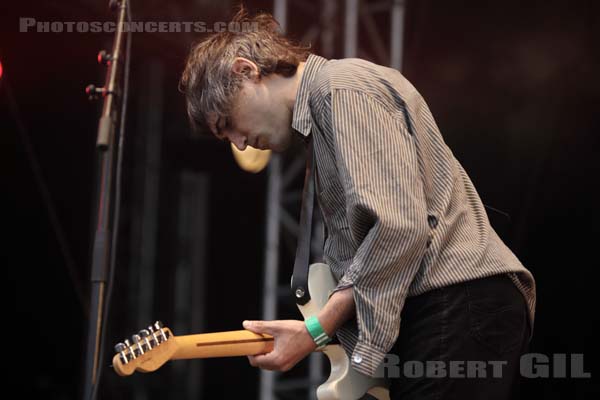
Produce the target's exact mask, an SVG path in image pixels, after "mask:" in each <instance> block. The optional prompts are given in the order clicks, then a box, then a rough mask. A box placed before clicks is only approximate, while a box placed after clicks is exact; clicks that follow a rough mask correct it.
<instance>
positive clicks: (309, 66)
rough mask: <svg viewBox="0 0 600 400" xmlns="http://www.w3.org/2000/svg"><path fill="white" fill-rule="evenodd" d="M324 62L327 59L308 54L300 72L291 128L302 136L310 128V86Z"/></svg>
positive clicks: (306, 133)
mask: <svg viewBox="0 0 600 400" xmlns="http://www.w3.org/2000/svg"><path fill="white" fill-rule="evenodd" d="M326 62H327V59H325V58H323V57H321V56H318V55H315V54H309V55H308V58H307V59H306V64H304V71H303V72H302V78H301V79H300V85H299V86H298V92H297V93H296V102H295V103H294V110H293V113H292V128H294V129H295V130H297V131H298V132H300V133H301V134H302V135H304V136H308V135H309V133H310V129H311V127H312V122H311V117H310V108H309V104H308V99H309V96H310V85H311V83H312V82H313V80H314V79H315V76H316V75H317V72H319V70H320V69H321V67H322V66H323V64H325V63H326Z"/></svg>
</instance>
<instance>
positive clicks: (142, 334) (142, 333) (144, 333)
mask: <svg viewBox="0 0 600 400" xmlns="http://www.w3.org/2000/svg"><path fill="white" fill-rule="evenodd" d="M138 335H140V337H141V338H142V340H143V341H144V344H145V345H146V350H151V349H152V343H150V340H148V336H150V332H149V331H148V330H147V329H142V330H141V331H139V332H138Z"/></svg>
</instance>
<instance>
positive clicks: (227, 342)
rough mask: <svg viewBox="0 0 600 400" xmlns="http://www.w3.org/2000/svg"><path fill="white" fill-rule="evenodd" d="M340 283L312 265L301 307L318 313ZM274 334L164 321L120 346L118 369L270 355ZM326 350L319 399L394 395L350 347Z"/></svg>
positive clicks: (308, 312)
mask: <svg viewBox="0 0 600 400" xmlns="http://www.w3.org/2000/svg"><path fill="white" fill-rule="evenodd" d="M335 286H336V282H335V278H334V276H333V274H332V273H331V270H330V268H329V266H327V265H326V264H320V263H317V264H312V265H311V266H310V269H309V274H308V290H309V293H310V295H311V300H310V301H309V302H308V303H306V304H305V305H303V306H298V307H299V308H300V312H301V313H302V315H303V316H304V318H308V317H310V316H311V315H316V314H317V313H318V312H319V310H320V309H321V308H323V307H324V306H325V303H326V302H327V300H328V298H329V294H330V293H331V292H332V291H333V289H334V288H335ZM273 343H274V342H273V337H272V336H269V335H266V334H263V335H260V334H256V333H253V332H250V331H247V330H241V331H229V332H216V333H202V334H197V335H187V336H175V335H173V333H172V332H171V330H170V329H169V328H166V327H163V326H162V324H160V323H159V322H157V323H155V324H154V325H153V326H149V327H148V329H142V330H141V331H140V332H139V333H138V334H136V335H133V336H132V341H131V342H130V341H129V340H126V341H125V342H124V343H119V344H117V345H116V346H115V351H116V354H115V356H114V357H113V367H114V369H115V372H116V373H117V374H119V375H121V376H126V375H131V374H133V373H134V372H135V371H139V372H152V371H156V370H157V369H158V368H160V367H161V366H163V365H164V364H165V363H166V362H167V361H169V360H182V359H191V358H214V357H234V356H246V355H257V354H265V353H268V352H270V351H271V350H273ZM322 352H323V353H325V355H326V356H327V357H328V358H329V361H330V363H331V373H330V375H329V379H327V381H326V382H325V383H323V384H322V385H321V386H319V387H318V388H317V398H318V399H319V400H357V399H360V398H361V397H363V396H364V395H365V394H366V393H368V394H370V395H371V396H373V397H375V398H376V399H378V400H389V394H388V390H387V385H386V382H385V381H384V380H383V379H373V378H369V377H367V376H366V375H362V374H360V373H358V372H356V371H354V370H353V369H352V367H351V364H350V360H349V359H348V356H347V355H346V352H345V351H344V349H343V348H342V347H341V346H340V345H339V344H334V345H328V346H326V347H325V348H324V349H323V350H322Z"/></svg>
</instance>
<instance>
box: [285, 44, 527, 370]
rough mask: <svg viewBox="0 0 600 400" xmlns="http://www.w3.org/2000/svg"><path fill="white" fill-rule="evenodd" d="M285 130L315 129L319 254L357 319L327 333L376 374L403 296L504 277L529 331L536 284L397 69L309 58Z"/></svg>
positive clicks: (357, 366)
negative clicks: (524, 311) (350, 294)
mask: <svg viewBox="0 0 600 400" xmlns="http://www.w3.org/2000/svg"><path fill="white" fill-rule="evenodd" d="M292 128H293V129H295V130H296V131H298V132H299V133H300V134H302V135H303V136H305V137H308V136H309V135H312V138H313V140H314V149H315V164H316V192H317V198H318V201H319V205H320V207H321V211H322V214H323V219H324V223H325V226H326V239H325V245H324V261H325V262H326V263H327V264H329V265H330V267H331V269H332V271H333V273H334V275H335V276H336V277H337V278H338V286H337V288H336V290H340V289H343V288H347V287H350V286H352V287H353V291H354V301H355V305H356V318H355V319H353V320H351V321H349V322H348V323H347V324H345V325H344V326H343V327H342V328H340V329H339V330H338V331H337V332H336V334H337V336H338V338H339V340H340V342H341V344H342V346H343V347H344V349H345V350H346V352H347V353H348V354H349V356H350V357H351V360H352V366H353V368H354V369H356V370H357V371H359V372H361V373H363V374H366V375H373V374H374V373H375V370H376V369H377V367H378V365H379V364H380V363H381V362H382V361H383V359H384V357H385V355H386V353H387V352H388V351H389V350H390V349H391V348H392V346H393V345H394V343H395V341H396V339H397V337H398V333H399V330H400V329H401V324H400V313H401V311H402V308H403V305H404V302H405V300H406V298H407V297H410V296H416V295H419V294H422V293H424V292H427V291H429V290H432V289H435V288H440V287H444V286H448V285H451V284H454V283H458V282H463V281H468V280H472V279H477V278H482V277H486V276H490V275H496V274H501V273H507V274H508V275H509V276H510V278H511V279H512V281H513V282H514V283H515V285H516V286H517V287H518V289H519V290H520V292H521V293H522V294H523V296H524V298H525V300H526V302H527V305H528V310H529V317H530V322H531V326H533V318H534V311H535V282H534V279H533V276H532V275H531V273H530V272H529V271H528V270H527V269H525V267H523V265H522V264H521V262H520V261H519V260H518V259H517V257H516V256H515V255H514V254H513V253H512V251H511V250H510V249H509V248H508V247H507V246H506V245H505V244H504V243H503V242H502V240H501V239H500V238H499V237H498V235H497V234H496V232H495V231H494V229H493V228H492V227H491V225H490V222H489V220H488V217H487V214H486V212H485V209H484V206H483V204H482V202H481V200H480V198H479V195H478V194H477V191H476V190H475V188H474V186H473V183H472V182H471V180H470V179H469V177H468V175H467V174H466V172H465V170H464V169H463V167H462V166H461V165H460V163H459V162H458V161H457V159H456V158H455V157H454V155H453V154H452V152H451V150H450V149H449V148H448V146H447V145H446V144H445V143H444V140H443V138H442V135H441V133H440V131H439V129H438V127H437V126H436V123H435V121H434V119H433V116H432V115H431V112H430V111H429V108H428V106H427V104H426V103H425V101H424V100H423V98H422V97H421V95H420V94H419V93H418V92H417V90H416V89H415V88H414V87H413V86H412V85H411V83H410V82H408V81H407V80H406V79H405V78H404V77H403V76H402V75H401V74H400V73H399V72H398V71H397V70H394V69H391V68H386V67H382V66H379V65H376V64H373V63H370V62H368V61H364V60H360V59H343V60H326V59H325V58H322V57H319V56H317V55H313V54H311V55H310V56H309V58H308V59H307V61H306V64H305V68H304V72H303V74H302V77H301V82H300V85H299V88H298V92H297V94H296V102H295V105H294V110H293V117H292Z"/></svg>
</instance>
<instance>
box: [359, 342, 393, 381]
mask: <svg viewBox="0 0 600 400" xmlns="http://www.w3.org/2000/svg"><path fill="white" fill-rule="evenodd" d="M386 355H387V353H386V352H385V351H382V350H380V349H378V348H377V347H375V346H373V345H369V344H367V343H364V342H360V341H359V342H357V343H356V346H355V347H354V350H353V352H352V358H351V360H350V362H351V365H352V368H354V369H355V370H356V371H358V372H360V373H361V374H364V375H367V376H370V377H375V376H382V371H377V369H378V368H379V367H380V366H381V365H382V362H383V360H384V359H385V356H386Z"/></svg>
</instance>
